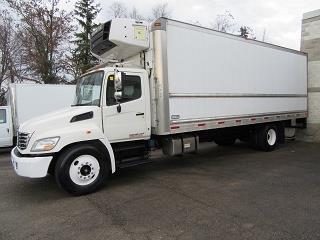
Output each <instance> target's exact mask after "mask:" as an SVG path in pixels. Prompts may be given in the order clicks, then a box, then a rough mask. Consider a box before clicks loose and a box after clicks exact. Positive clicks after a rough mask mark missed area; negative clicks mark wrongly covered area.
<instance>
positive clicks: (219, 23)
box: [211, 11, 235, 33]
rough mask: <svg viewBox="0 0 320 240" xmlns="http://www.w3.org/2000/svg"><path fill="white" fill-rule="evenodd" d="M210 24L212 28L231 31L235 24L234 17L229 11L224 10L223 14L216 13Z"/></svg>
mask: <svg viewBox="0 0 320 240" xmlns="http://www.w3.org/2000/svg"><path fill="white" fill-rule="evenodd" d="M211 25H212V28H213V29H214V30H217V31H220V32H228V33H231V32H232V27H234V25H235V21H234V17H233V15H232V14H231V13H230V12H229V11H226V12H225V13H224V14H218V15H217V17H216V20H215V22H214V23H213V24H211Z"/></svg>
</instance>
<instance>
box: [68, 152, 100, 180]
mask: <svg viewBox="0 0 320 240" xmlns="http://www.w3.org/2000/svg"><path fill="white" fill-rule="evenodd" d="M99 172H100V164H99V161H98V160H97V159H96V158H95V157H94V156H91V155H81V156H79V157H77V158H76V159H74V160H73V161H72V163H71V165H70V169H69V175H70V178H71V180H72V182H73V183H75V184H77V185H80V186H85V185H89V184H91V183H93V182H94V181H95V180H96V179H97V177H98V176H99Z"/></svg>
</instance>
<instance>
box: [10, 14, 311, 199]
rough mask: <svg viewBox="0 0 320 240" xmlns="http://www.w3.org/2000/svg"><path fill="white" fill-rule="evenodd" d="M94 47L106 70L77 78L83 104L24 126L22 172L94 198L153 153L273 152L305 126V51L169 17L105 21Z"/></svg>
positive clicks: (19, 156) (17, 155)
mask: <svg viewBox="0 0 320 240" xmlns="http://www.w3.org/2000/svg"><path fill="white" fill-rule="evenodd" d="M91 50H92V53H93V55H94V56H96V57H97V58H99V59H100V60H102V61H104V62H105V63H104V64H102V65H99V66H97V67H95V68H93V69H91V70H90V71H88V73H86V74H84V75H83V76H82V77H81V78H80V79H79V80H78V84H77V89H76V100H75V104H74V105H73V106H72V107H70V108H69V110H62V111H60V112H56V113H54V114H49V115H46V116H43V117H41V118H38V119H36V120H34V121H28V122H27V123H26V124H23V125H21V126H20V127H19V133H20V135H21V138H18V143H19V141H20V139H21V141H22V142H23V144H22V145H19V147H17V148H15V149H14V150H13V151H12V153H11V159H12V162H13V166H14V169H15V171H16V172H17V174H18V175H20V176H26V177H44V176H46V174H47V173H48V172H51V173H54V174H55V178H56V180H57V182H58V184H59V186H61V187H62V188H63V189H64V190H66V191H68V192H69V193H71V194H75V195H80V194H86V193H90V192H93V191H95V190H97V189H98V188H99V187H101V186H102V185H103V184H104V183H105V182H106V179H107V176H108V175H109V174H110V173H114V172H115V171H116V169H118V168H120V167H124V166H131V165H134V164H140V163H144V162H146V161H148V156H149V155H150V152H151V150H150V149H154V148H161V149H162V150H163V152H164V153H165V154H168V155H171V156H173V155H182V154H186V153H194V152H197V150H198V148H199V144H200V142H204V141H214V142H215V143H217V144H218V145H231V144H233V143H235V141H236V139H240V140H242V141H247V142H250V143H251V144H252V145H253V146H254V147H255V148H257V149H260V150H263V151H271V150H274V149H275V148H276V146H277V145H278V144H279V143H281V142H283V141H284V135H285V128H296V127H304V126H305V119H306V117H307V56H306V54H304V53H301V52H299V51H295V50H291V49H287V48H283V47H279V46H275V45H271V44H268V43H263V42H259V41H255V40H250V39H244V38H241V37H238V36H234V35H231V34H226V33H221V32H217V31H213V30H211V29H206V28H203V27H199V26H194V25H190V24H187V23H182V22H178V21H174V20H170V19H165V18H160V19H158V20H156V21H154V22H153V23H152V24H151V25H150V24H149V23H147V22H145V21H136V20H132V19H114V20H111V21H109V22H106V23H105V24H102V25H101V26H100V27H99V28H98V29H97V30H96V31H95V32H94V33H93V35H92V38H91ZM26 140H27V141H26Z"/></svg>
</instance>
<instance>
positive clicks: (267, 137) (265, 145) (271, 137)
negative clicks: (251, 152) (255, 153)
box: [255, 124, 279, 152]
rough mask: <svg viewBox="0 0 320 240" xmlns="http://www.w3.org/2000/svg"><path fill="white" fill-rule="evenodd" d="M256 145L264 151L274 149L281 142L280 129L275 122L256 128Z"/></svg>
mask: <svg viewBox="0 0 320 240" xmlns="http://www.w3.org/2000/svg"><path fill="white" fill-rule="evenodd" d="M256 134H257V136H256V141H255V143H256V144H255V145H256V147H257V148H258V149H259V150H262V151H266V152H268V151H273V150H274V149H275V148H276V147H277V145H278V143H279V131H278V128H277V126H276V125H275V124H267V125H264V126H261V127H260V128H258V129H257V130H256Z"/></svg>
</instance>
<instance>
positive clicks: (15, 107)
mask: <svg viewBox="0 0 320 240" xmlns="http://www.w3.org/2000/svg"><path fill="white" fill-rule="evenodd" d="M74 96H75V85H54V84H20V83H19V84H10V85H9V89H8V94H7V101H8V105H7V106H0V114H1V117H0V129H1V130H0V131H1V137H0V147H10V146H12V145H14V142H15V141H14V139H15V138H16V136H17V130H18V127H19V126H20V125H21V124H22V123H24V122H26V121H28V120H30V119H32V118H34V117H38V116H41V115H43V114H46V113H49V112H52V111H56V110H58V109H61V108H65V107H69V106H71V104H72V102H73V100H74Z"/></svg>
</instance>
